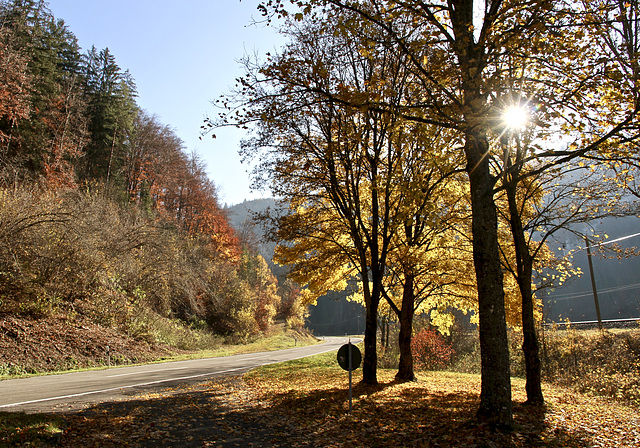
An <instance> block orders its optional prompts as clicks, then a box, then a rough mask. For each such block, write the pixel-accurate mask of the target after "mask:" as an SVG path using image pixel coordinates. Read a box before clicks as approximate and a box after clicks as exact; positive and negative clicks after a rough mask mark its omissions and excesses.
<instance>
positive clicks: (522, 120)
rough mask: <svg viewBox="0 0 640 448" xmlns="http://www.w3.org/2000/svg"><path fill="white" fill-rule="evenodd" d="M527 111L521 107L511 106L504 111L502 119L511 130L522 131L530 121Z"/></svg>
mask: <svg viewBox="0 0 640 448" xmlns="http://www.w3.org/2000/svg"><path fill="white" fill-rule="evenodd" d="M528 118H529V117H528V114H527V111H526V110H525V109H524V108H523V107H521V106H511V107H509V108H508V109H507V110H505V111H504V114H503V115H502V119H503V121H504V123H505V124H506V125H507V127H509V128H510V129H516V130H517V129H522V128H523V127H524V126H525V125H526V124H527V120H528Z"/></svg>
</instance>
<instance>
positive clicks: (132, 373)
mask: <svg viewBox="0 0 640 448" xmlns="http://www.w3.org/2000/svg"><path fill="white" fill-rule="evenodd" d="M188 368H189V367H173V368H171V369H157V370H145V371H144V372H131V373H119V374H117V375H109V376H107V378H116V377H119V376H129V375H141V374H143V373H155V372H166V371H168V370H185V369H188Z"/></svg>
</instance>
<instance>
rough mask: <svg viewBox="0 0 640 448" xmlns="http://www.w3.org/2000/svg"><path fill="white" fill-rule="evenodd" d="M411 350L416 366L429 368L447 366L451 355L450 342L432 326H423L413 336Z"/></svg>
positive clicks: (436, 368) (437, 368) (434, 368)
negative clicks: (423, 327)
mask: <svg viewBox="0 0 640 448" xmlns="http://www.w3.org/2000/svg"><path fill="white" fill-rule="evenodd" d="M411 352H412V353H413V361H414V364H415V366H416V368H417V369H429V370H440V369H443V368H445V367H447V366H448V365H449V363H450V361H451V356H452V355H453V349H452V347H451V344H450V343H448V342H447V341H446V340H445V339H444V337H443V336H442V335H441V334H440V333H438V332H437V331H436V330H434V329H433V328H425V329H423V330H420V331H419V332H417V333H416V334H415V335H414V336H413V339H412V340H411Z"/></svg>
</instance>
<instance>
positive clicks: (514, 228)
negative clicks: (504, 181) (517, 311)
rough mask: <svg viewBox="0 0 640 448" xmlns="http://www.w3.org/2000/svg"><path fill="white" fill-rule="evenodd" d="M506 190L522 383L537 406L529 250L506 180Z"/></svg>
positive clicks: (539, 398)
mask: <svg viewBox="0 0 640 448" xmlns="http://www.w3.org/2000/svg"><path fill="white" fill-rule="evenodd" d="M506 190H507V199H508V202H509V223H510V226H511V233H512V235H513V241H514V245H515V251H516V271H517V276H518V278H517V280H518V288H519V289H520V295H521V297H522V335H523V343H522V351H523V352H524V362H525V368H526V377H527V382H526V386H525V390H526V391H527V403H528V404H532V405H541V404H543V403H544V397H543V396H542V373H541V370H542V367H541V366H542V364H541V362H540V345H539V343H538V335H537V334H536V322H535V318H534V302H533V290H532V288H531V278H532V273H533V259H532V258H531V254H530V253H529V247H528V246H527V241H526V239H525V234H524V227H523V225H522V219H521V217H520V213H519V210H518V204H517V202H516V186H515V185H514V184H512V183H510V184H509V185H507V188H506Z"/></svg>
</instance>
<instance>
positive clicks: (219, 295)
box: [0, 0, 303, 341]
mask: <svg viewBox="0 0 640 448" xmlns="http://www.w3.org/2000/svg"><path fill="white" fill-rule="evenodd" d="M205 168H206V167H205V166H204V164H203V162H202V161H201V160H200V158H199V157H198V155H197V154H195V153H191V152H189V150H188V149H187V148H185V147H184V145H183V143H182V141H181V140H180V139H179V138H178V137H177V135H176V134H175V133H174V131H173V130H172V128H171V126H170V125H168V124H165V123H161V122H160V121H159V119H158V118H157V117H156V116H154V115H153V111H145V110H142V109H141V108H140V107H139V106H138V105H137V104H136V84H135V80H134V78H133V76H132V74H131V73H129V72H128V71H127V70H126V69H125V68H122V67H120V66H119V65H118V63H117V60H116V55H114V54H112V53H111V52H110V51H109V49H108V48H104V49H97V48H95V47H92V48H90V49H88V50H86V51H85V50H82V49H81V48H79V47H78V44H77V41H76V37H75V36H74V34H73V30H70V29H69V28H68V27H67V26H66V25H65V23H64V21H63V20H62V19H60V18H56V17H54V16H53V14H52V13H51V11H50V9H49V8H48V5H47V3H46V2H44V1H40V0H10V1H3V2H2V3H0V312H1V313H2V314H4V315H20V316H30V317H36V318H38V317H46V316H53V315H64V316H67V318H68V319H69V320H70V321H73V320H74V319H75V318H83V319H90V320H91V321H92V322H96V323H99V324H101V325H104V326H107V327H113V328H117V329H119V330H121V331H123V332H125V333H126V334H129V335H131V336H144V337H147V338H151V339H152V340H153V333H154V331H153V325H154V322H157V321H158V320H159V319H168V320H170V321H173V322H175V323H176V324H179V325H184V326H190V327H191V328H193V329H198V330H202V331H206V332H209V333H214V334H217V335H221V336H224V337H227V338H231V339H232V340H237V341H246V340H249V339H251V338H254V337H256V336H258V335H261V334H264V333H265V332H267V331H268V330H269V328H270V327H271V325H272V324H273V323H274V319H276V318H279V319H283V320H285V321H286V322H287V323H288V324H289V325H290V326H291V327H300V326H301V325H302V324H303V320H302V318H303V308H302V306H301V305H300V300H299V294H300V290H299V288H298V287H297V286H296V285H293V284H292V283H287V284H284V283H283V284H282V285H281V286H279V285H278V282H277V280H276V278H275V277H274V275H273V274H272V273H271V271H270V269H269V267H268V265H267V262H266V261H265V260H264V258H263V257H262V256H261V255H260V254H259V252H258V247H257V243H256V238H255V237H254V236H251V235H250V234H248V233H246V232H245V233H242V232H237V231H235V230H234V229H233V228H232V226H231V225H230V223H229V219H228V216H227V212H226V211H225V210H223V209H222V208H221V206H220V204H219V201H218V196H217V191H216V186H215V184H214V182H213V181H212V180H211V179H209V178H207V175H206V170H205Z"/></svg>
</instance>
